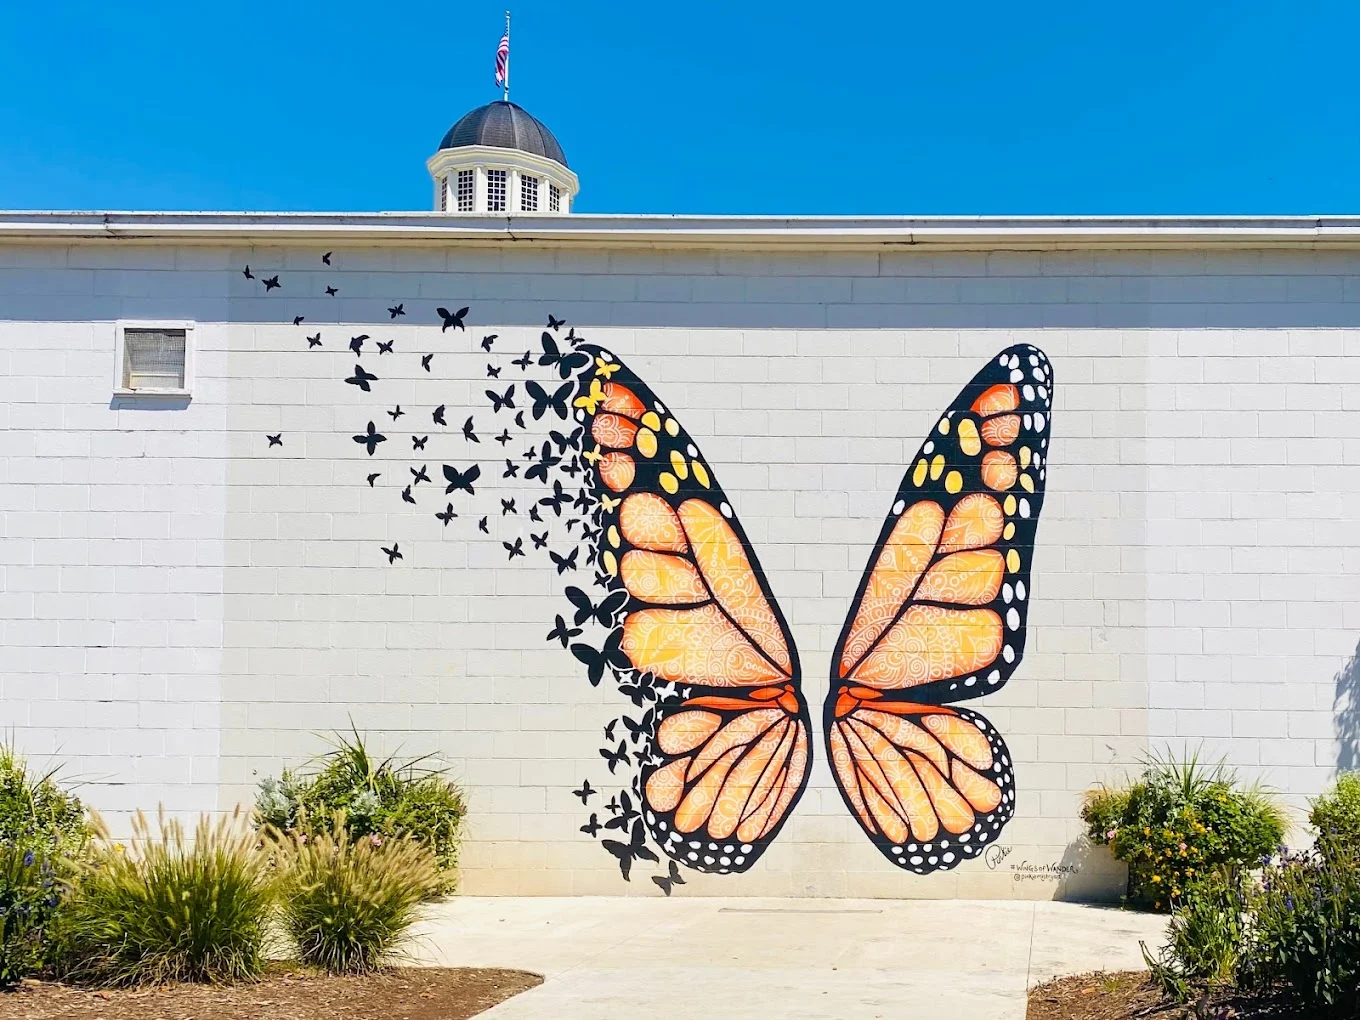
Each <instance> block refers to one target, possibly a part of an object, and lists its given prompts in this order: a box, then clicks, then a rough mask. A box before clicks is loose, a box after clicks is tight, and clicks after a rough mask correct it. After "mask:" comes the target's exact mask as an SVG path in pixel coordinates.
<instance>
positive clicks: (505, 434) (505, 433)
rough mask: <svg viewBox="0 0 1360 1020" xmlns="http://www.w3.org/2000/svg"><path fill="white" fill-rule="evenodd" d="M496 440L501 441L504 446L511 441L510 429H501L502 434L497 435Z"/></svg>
mask: <svg viewBox="0 0 1360 1020" xmlns="http://www.w3.org/2000/svg"><path fill="white" fill-rule="evenodd" d="M496 442H498V443H500V444H501V445H502V446H504V445H505V444H506V443H508V442H510V430H509V429H501V434H500V435H499V436H497V437H496Z"/></svg>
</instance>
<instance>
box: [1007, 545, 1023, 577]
mask: <svg viewBox="0 0 1360 1020" xmlns="http://www.w3.org/2000/svg"><path fill="white" fill-rule="evenodd" d="M1006 569H1007V570H1009V571H1010V572H1011V573H1012V574H1014V573H1016V572H1017V571H1018V570H1019V569H1020V554H1019V553H1018V552H1016V551H1015V550H1014V549H1012V550H1011V551H1010V552H1008V553H1006Z"/></svg>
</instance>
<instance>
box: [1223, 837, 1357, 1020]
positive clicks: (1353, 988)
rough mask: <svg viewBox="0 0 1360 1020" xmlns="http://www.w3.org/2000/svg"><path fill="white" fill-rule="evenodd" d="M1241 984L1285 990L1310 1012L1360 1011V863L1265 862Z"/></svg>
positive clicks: (1301, 856) (1350, 859)
mask: <svg viewBox="0 0 1360 1020" xmlns="http://www.w3.org/2000/svg"><path fill="white" fill-rule="evenodd" d="M1251 934H1252V939H1251V946H1250V949H1249V951H1248V953H1247V958H1246V961H1245V965H1244V967H1243V979H1244V981H1243V983H1244V984H1245V985H1246V986H1248V987H1251V988H1255V989H1256V990H1258V991H1278V992H1283V993H1284V994H1285V995H1286V996H1288V997H1289V998H1290V999H1292V1000H1294V1002H1295V1003H1297V1004H1298V1005H1299V1006H1302V1007H1304V1008H1306V1009H1307V1010H1308V1013H1307V1015H1308V1016H1316V1017H1324V1016H1325V1017H1336V1018H1342V1017H1347V1018H1350V1017H1360V865H1357V860H1356V858H1355V857H1354V856H1346V855H1342V856H1339V857H1327V856H1325V855H1323V854H1322V853H1319V852H1309V851H1304V852H1302V853H1298V854H1287V853H1286V854H1284V855H1282V856H1281V857H1280V858H1279V859H1278V860H1276V861H1272V862H1270V863H1269V864H1267V865H1266V867H1265V868H1264V870H1263V872H1262V876H1261V889H1260V893H1259V897H1258V899H1257V902H1256V904H1255V917H1254V920H1253V924H1252V932H1251Z"/></svg>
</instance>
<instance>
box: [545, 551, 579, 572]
mask: <svg viewBox="0 0 1360 1020" xmlns="http://www.w3.org/2000/svg"><path fill="white" fill-rule="evenodd" d="M580 551H581V547H580V546H577V547H576V548H575V549H573V550H572V551H571V552H569V553H568V554H567V555H566V556H559V555H557V553H555V552H553V551H552V550H551V549H549V550H548V558H549V559H551V560H552V561H553V565H554V566H555V567H557V574H558V576H559V577H560V576H561V575H563V574H565V573H566V572H567V571H568V570H575V569H576V554H577V553H579V552H580Z"/></svg>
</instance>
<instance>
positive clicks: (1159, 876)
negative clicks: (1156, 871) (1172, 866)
mask: <svg viewBox="0 0 1360 1020" xmlns="http://www.w3.org/2000/svg"><path fill="white" fill-rule="evenodd" d="M1152 880H1153V881H1154V882H1160V881H1161V880H1162V876H1161V875H1153V876H1152Z"/></svg>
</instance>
